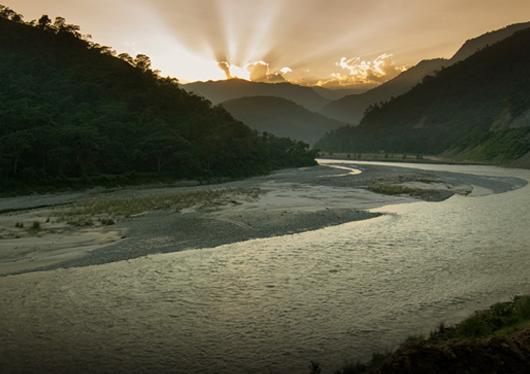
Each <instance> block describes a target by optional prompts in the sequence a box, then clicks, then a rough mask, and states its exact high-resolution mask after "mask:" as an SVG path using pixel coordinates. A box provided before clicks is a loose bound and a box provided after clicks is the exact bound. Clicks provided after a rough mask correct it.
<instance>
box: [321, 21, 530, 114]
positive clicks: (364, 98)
mask: <svg viewBox="0 0 530 374" xmlns="http://www.w3.org/2000/svg"><path fill="white" fill-rule="evenodd" d="M529 27H530V22H526V23H518V24H514V25H510V26H507V27H505V28H503V29H500V30H497V31H492V32H489V33H486V34H484V35H482V36H479V37H477V38H474V39H471V40H468V41H467V42H466V43H465V44H464V45H463V46H462V47H461V48H460V49H459V50H458V51H457V53H456V54H455V55H454V56H453V57H452V58H451V59H449V60H446V59H433V60H424V61H421V62H420V63H419V64H418V65H416V66H414V67H412V68H410V69H408V70H407V71H405V72H403V73H402V74H400V75H399V76H397V77H396V78H394V79H392V80H390V81H388V82H385V83H383V84H382V85H380V86H379V87H376V88H374V89H372V90H370V91H368V92H366V93H364V94H361V95H350V96H346V97H343V98H342V99H340V100H337V101H334V102H331V103H329V104H328V105H326V107H324V109H323V110H322V113H323V114H324V115H326V116H328V117H330V118H335V119H337V120H339V121H342V122H347V123H350V124H352V125H357V124H358V123H359V122H360V120H361V119H362V117H363V116H364V112H365V111H366V109H368V108H369V107H370V105H373V104H379V103H382V102H385V101H388V100H389V99H391V98H392V97H395V96H399V95H402V94H404V93H405V92H407V91H409V90H410V89H411V88H412V87H414V86H415V85H417V84H418V83H420V82H421V80H422V79H423V78H424V77H426V76H427V75H432V74H434V73H436V72H437V71H439V70H441V69H442V68H444V67H448V66H451V65H453V64H455V63H457V62H460V61H462V60H464V59H466V58H468V57H470V56H471V55H473V54H474V53H475V52H477V51H479V50H480V49H482V48H484V47H487V46H488V45H491V44H494V43H496V42H499V41H501V40H503V39H506V38H507V37H509V36H511V35H513V34H514V33H515V32H517V31H520V30H523V29H526V28H529Z"/></svg>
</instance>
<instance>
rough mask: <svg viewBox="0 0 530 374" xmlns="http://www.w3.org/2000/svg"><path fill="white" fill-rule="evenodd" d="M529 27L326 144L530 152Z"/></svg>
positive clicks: (504, 154)
mask: <svg viewBox="0 0 530 374" xmlns="http://www.w3.org/2000/svg"><path fill="white" fill-rule="evenodd" d="M529 50H530V29H526V30H523V31H519V32H517V33H515V34H514V35H513V36H511V37H509V38H508V39H505V40H503V41H501V42H499V43H497V44H494V45H492V46H490V47H487V48H484V49H482V50H480V51H479V52H477V53H476V54H474V55H473V56H471V57H469V58H468V59H466V60H464V61H461V62H460V63H457V64H455V65H453V66H451V67H449V68H447V69H444V70H442V71H441V72H440V73H439V74H438V75H437V76H436V77H430V78H428V79H425V80H424V82H423V83H421V84H420V85H418V86H416V87H415V88H413V89H412V90H411V91H409V92H408V93H406V94H405V95H402V96H400V97H397V98H395V99H393V100H391V101H390V102H388V103H387V104H384V105H383V106H382V107H375V108H373V109H372V110H370V111H369V112H368V113H367V115H366V116H365V117H364V119H363V120H362V122H361V124H360V125H359V127H357V128H353V127H345V128H341V129H338V130H336V131H335V132H333V133H331V134H328V135H327V136H326V137H324V138H323V139H322V140H321V141H320V142H319V144H318V146H319V147H321V148H322V149H327V150H335V151H338V150H342V151H361V152H365V151H370V152H372V151H380V150H384V151H388V152H403V153H422V154H434V153H441V152H446V153H447V154H451V155H458V156H459V157H462V158H466V159H473V160H489V161H499V162H506V161H509V160H515V159H518V158H520V157H523V156H524V155H525V154H527V153H528V152H529V151H530V94H529V92H530V54H529V53H528V51H529Z"/></svg>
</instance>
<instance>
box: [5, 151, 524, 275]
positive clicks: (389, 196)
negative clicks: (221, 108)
mask: <svg viewBox="0 0 530 374" xmlns="http://www.w3.org/2000/svg"><path fill="white" fill-rule="evenodd" d="M521 183H522V182H521ZM515 185H516V183H514V181H507V180H503V179H502V178H491V177H479V176H471V175H464V174H455V173H447V172H430V171H429V172H426V171H420V170H415V169H407V168H396V167H392V166H357V165H352V164H351V163H347V164H346V163H341V162H340V161H329V160H326V161H323V162H322V165H321V166H317V167H312V168H301V169H289V170H282V171H279V172H276V173H273V174H271V175H268V176H264V177H257V178H250V179H246V180H242V181H236V182H230V183H225V184H221V185H209V186H197V187H167V186H166V187H163V188H162V187H153V186H151V187H134V188H124V189H118V190H112V191H109V190H103V189H93V190H89V191H83V192H76V193H63V194H48V195H33V196H28V197H15V198H7V199H0V212H3V213H1V214H0V275H8V274H16V273H24V272H31V271H36V270H48V269H54V268H62V267H64V268H68V267H77V266H88V265H95V264H104V263H108V262H114V261H121V260H128V259H133V258H138V257H142V256H146V255H150V254H156V253H168V252H175V251H181V250H186V249H196V248H212V247H216V246H220V245H223V244H229V243H233V242H241V241H245V240H250V239H255V238H265V237H271V236H278V235H284V234H289V233H298V232H304V231H309V230H317V229H320V228H322V227H326V226H332V225H338V224H342V223H346V222H351V221H356V220H364V219H370V218H374V217H377V216H379V215H380V213H374V212H371V211H370V210H371V209H373V208H377V207H382V206H384V205H388V204H397V203H406V202H411V201H415V200H416V199H423V200H430V201H442V200H445V199H447V198H450V197H451V196H453V195H454V194H460V195H464V196H467V195H473V193H474V191H478V193H479V194H480V195H484V194H487V193H490V192H494V191H495V192H499V191H502V190H503V189H504V190H509V189H512V188H515V187H514V186H515ZM21 224H22V225H21ZM17 226H19V227H17ZM20 226H23V227H20Z"/></svg>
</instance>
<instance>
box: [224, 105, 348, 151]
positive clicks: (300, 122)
mask: <svg viewBox="0 0 530 374" xmlns="http://www.w3.org/2000/svg"><path fill="white" fill-rule="evenodd" d="M222 106H223V107H224V108H225V109H226V110H227V111H228V112H229V113H230V114H231V115H232V116H233V117H234V118H236V119H238V120H240V121H242V122H244V123H245V124H247V125H248V126H250V127H252V128H253V129H255V130H258V131H260V132H268V133H271V134H274V135H276V136H281V137H287V138H291V139H295V140H301V141H304V142H306V143H308V144H314V143H315V142H316V141H317V140H319V139H320V138H321V137H322V136H323V135H324V134H326V133H327V132H328V131H331V130H334V129H337V128H339V127H341V126H344V123H342V122H339V121H336V120H333V119H329V118H327V117H324V116H323V115H321V114H319V113H315V112H311V111H309V110H307V109H305V108H304V107H302V106H301V105H298V104H296V103H294V102H292V101H289V100H287V99H283V98H280V97H274V96H255V97H243V98H239V99H234V100H229V101H225V102H224V103H222Z"/></svg>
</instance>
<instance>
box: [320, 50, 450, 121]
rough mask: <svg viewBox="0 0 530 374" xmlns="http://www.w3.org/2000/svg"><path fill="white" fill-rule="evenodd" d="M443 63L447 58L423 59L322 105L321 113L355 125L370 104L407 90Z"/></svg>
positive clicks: (439, 68) (445, 62)
mask: <svg viewBox="0 0 530 374" xmlns="http://www.w3.org/2000/svg"><path fill="white" fill-rule="evenodd" d="M445 65H448V60H445V59H443V58H439V59H434V60H423V61H421V62H420V63H419V64H418V65H416V66H414V67H412V68H410V69H408V70H407V71H404V72H403V73H401V74H400V75H398V76H397V77H395V78H394V79H391V80H389V81H388V82H385V83H383V84H381V85H380V86H378V87H376V88H373V89H371V90H369V91H367V92H365V93H362V94H358V95H349V96H345V97H343V98H342V99H339V100H337V101H333V102H331V103H330V104H328V105H326V106H325V107H324V109H323V110H322V114H324V115H326V116H328V117H330V118H334V119H336V120H338V121H342V122H345V123H349V124H352V125H357V124H358V123H359V122H360V120H361V119H362V117H363V115H364V112H365V111H366V109H368V107H369V106H370V105H372V104H375V103H380V102H384V101H387V100H388V99H390V98H392V97H395V96H399V95H401V94H403V93H405V92H407V91H408V90H410V89H411V88H412V87H414V86H415V85H417V84H418V83H419V82H421V80H422V79H423V78H424V77H425V76H427V75H429V74H433V73H434V72H436V71H438V70H441V69H442V68H443V67H444V66H445Z"/></svg>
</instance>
